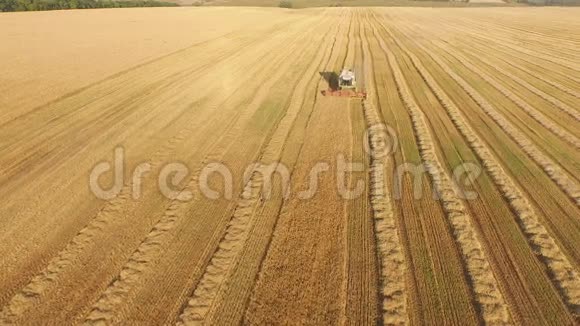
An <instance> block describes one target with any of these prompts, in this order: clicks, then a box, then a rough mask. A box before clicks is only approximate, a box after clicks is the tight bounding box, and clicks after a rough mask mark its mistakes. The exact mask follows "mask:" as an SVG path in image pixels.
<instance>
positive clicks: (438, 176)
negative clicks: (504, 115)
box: [378, 29, 510, 324]
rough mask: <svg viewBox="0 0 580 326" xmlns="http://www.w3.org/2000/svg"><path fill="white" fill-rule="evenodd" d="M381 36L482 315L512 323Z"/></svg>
mask: <svg viewBox="0 0 580 326" xmlns="http://www.w3.org/2000/svg"><path fill="white" fill-rule="evenodd" d="M385 30H386V29H385ZM393 39H394V40H395V43H396V44H398V45H399V47H402V46H401V45H400V42H399V41H398V40H397V39H396V38H393ZM378 40H379V45H380V46H381V48H382V49H383V51H384V52H385V54H386V55H387V57H388V61H389V64H390V66H391V69H393V73H394V77H395V81H396V83H397V90H398V92H399V94H400V96H401V99H402V100H403V102H404V104H405V106H406V107H407V109H408V110H409V114H410V115H411V119H412V121H413V128H414V129H415V136H416V138H417V144H418V145H419V150H420V154H421V158H422V160H423V163H424V164H425V167H426V169H427V172H428V173H429V175H430V176H431V180H432V182H433V185H434V187H435V189H436V191H437V194H438V195H439V198H440V200H441V203H442V206H443V208H444V210H445V214H446V215H447V218H448V219H449V222H450V225H451V227H452V229H453V235H454V237H455V240H456V241H457V244H458V246H459V249H460V251H461V253H462V255H463V258H464V260H465V261H464V263H465V269H466V273H467V277H468V278H469V280H470V283H471V287H472V290H473V292H474V295H475V300H476V303H477V306H478V307H479V308H480V309H481V314H482V319H483V321H484V322H485V323H499V324H506V323H509V322H510V315H509V311H508V308H507V304H506V303H505V300H504V298H503V295H502V294H501V292H500V291H499V286H498V283H497V280H496V279H495V276H494V275H493V272H492V270H491V267H490V265H489V263H488V261H487V258H486V255H485V252H484V250H483V248H482V245H481V241H480V240H479V236H478V234H477V231H476V229H475V227H474V226H473V225H472V222H471V220H472V217H471V216H470V215H469V212H468V210H467V208H466V207H465V205H464V204H463V202H462V201H461V199H459V198H458V192H457V189H456V185H455V184H454V183H453V181H452V179H451V177H450V176H449V175H448V174H447V173H446V172H445V169H444V168H443V165H442V163H441V162H440V161H439V158H438V156H437V150H436V148H435V144H434V141H433V139H432V135H431V131H430V130H429V126H428V123H427V122H426V120H425V119H426V118H425V115H424V113H423V112H422V110H421V108H420V107H419V106H418V105H417V103H416V102H415V100H414V99H413V97H412V95H411V92H410V90H409V88H408V85H407V82H406V81H405V77H404V75H403V73H402V71H401V69H400V67H399V65H398V63H397V59H396V58H395V56H394V55H393V53H392V52H391V51H390V50H389V49H388V48H387V47H386V45H385V44H384V41H383V40H382V38H378Z"/></svg>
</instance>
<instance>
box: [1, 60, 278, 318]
mask: <svg viewBox="0 0 580 326" xmlns="http://www.w3.org/2000/svg"><path fill="white" fill-rule="evenodd" d="M265 55H266V54H264V56H265ZM257 61H259V58H258V60H257ZM282 62H283V61H282ZM260 69H265V68H264V67H262V68H260ZM243 70H244V67H241V68H240V71H243ZM247 78H248V80H249V79H250V78H251V77H250V76H247ZM239 85H240V86H238V89H241V88H242V87H241V85H242V83H240V84H239ZM230 97H231V96H230ZM229 99H230V98H226V99H224V100H223V101H222V102H223V103H225V102H227V101H228V100H229ZM217 101H221V100H217ZM208 107H215V108H217V107H219V103H215V104H208ZM212 111H213V110H208V113H209V112H212ZM239 114H242V111H239V113H237V115H239ZM246 114H247V113H246ZM236 119H237V117H236V116H234V120H233V121H235V120H236ZM201 120H203V119H201ZM194 130H195V128H194V127H193V126H189V127H187V128H185V129H182V130H181V131H180V132H179V133H178V134H177V135H176V136H175V137H173V138H171V139H170V140H169V141H168V142H167V144H166V145H165V146H163V147H162V148H161V149H159V150H158V151H157V152H156V153H155V154H154V155H153V158H152V159H151V160H149V161H148V162H147V163H149V164H151V168H152V170H153V169H155V168H156V167H158V166H159V165H160V164H161V163H162V162H163V159H164V158H166V157H168V156H169V155H171V153H172V152H173V151H174V150H175V148H176V147H177V146H178V143H180V142H182V141H183V140H185V139H186V138H187V137H188V135H189V134H191V133H192V132H193V131H194ZM191 185H192V184H188V186H191ZM131 189H132V188H131V185H129V184H125V185H124V186H123V188H122V190H121V192H120V193H119V195H118V196H117V197H116V198H114V199H112V200H110V201H108V202H107V204H106V205H105V206H104V207H103V209H102V210H101V211H99V213H98V214H97V215H96V216H95V217H94V218H93V219H92V220H91V222H89V223H88V224H87V226H86V227H84V228H83V229H82V230H80V231H79V232H78V234H77V236H75V237H74V238H73V239H72V240H71V241H70V242H69V244H68V245H67V247H66V248H65V249H63V251H61V252H60V253H58V254H57V255H56V256H55V258H53V259H52V260H51V261H50V262H49V263H48V265H47V267H46V268H45V269H44V270H43V271H42V272H41V273H40V274H38V275H37V276H36V277H35V278H33V279H32V280H31V281H30V283H29V284H28V285H26V286H25V287H24V288H22V290H21V291H20V292H17V293H16V294H15V295H14V296H13V298H12V299H11V302H10V303H9V304H8V305H7V306H5V307H4V308H3V309H2V311H1V312H0V320H11V319H13V318H15V317H17V316H18V315H19V314H20V312H23V311H24V310H25V309H26V308H28V307H30V305H32V304H33V303H34V301H35V300H36V298H37V297H38V296H40V294H41V293H42V292H43V291H44V289H45V288H46V287H47V286H49V284H50V283H52V282H54V280H56V279H57V278H58V275H59V274H60V272H61V271H63V270H65V269H66V268H67V267H68V266H70V265H71V264H73V262H74V260H75V257H76V256H77V255H78V254H80V253H81V252H83V250H84V248H85V247H86V246H87V245H89V244H90V243H91V239H93V238H94V237H96V236H97V235H98V234H100V233H102V232H103V231H104V228H105V226H106V225H107V224H108V223H109V221H111V220H114V219H117V217H115V215H116V214H117V213H119V212H121V207H122V206H123V205H124V203H125V202H127V201H128V200H129V199H130V197H131V195H130V192H131ZM183 190H184V189H182V191H183ZM176 205H177V203H176V202H175V201H174V202H172V203H171V204H169V206H168V211H167V215H168V216H170V217H174V216H173V215H174V214H173V211H174V209H175V207H176Z"/></svg>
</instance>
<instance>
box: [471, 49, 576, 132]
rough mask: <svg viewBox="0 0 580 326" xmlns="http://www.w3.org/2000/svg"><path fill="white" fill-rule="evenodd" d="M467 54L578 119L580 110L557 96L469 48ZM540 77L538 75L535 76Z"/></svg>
mask: <svg viewBox="0 0 580 326" xmlns="http://www.w3.org/2000/svg"><path fill="white" fill-rule="evenodd" d="M465 51H466V52H467V53H468V54H470V55H471V56H473V57H477V58H478V60H479V61H481V62H483V63H485V64H486V65H487V66H489V67H491V68H492V69H494V70H495V71H497V72H498V73H499V74H503V75H504V76H506V77H508V78H510V79H511V80H513V81H515V82H516V83H518V84H519V85H521V86H522V87H524V88H525V89H526V90H528V91H530V92H532V93H534V94H536V95H538V96H539V97H540V98H542V99H544V100H545V101H547V102H549V103H550V104H552V105H553V106H554V107H556V108H558V109H559V110H561V111H563V112H565V113H566V114H568V115H569V116H570V117H572V118H574V119H575V120H576V121H580V112H578V111H577V110H574V109H573V108H572V107H570V106H569V105H568V104H566V103H563V102H562V101H560V100H558V99H557V98H555V97H553V96H551V95H549V94H548V93H546V92H544V91H542V90H540V89H538V88H536V87H534V86H533V85H531V84H530V83H528V82H526V81H525V80H523V79H521V78H520V77H518V76H515V75H514V74H512V73H510V72H509V71H506V70H502V69H499V68H498V67H497V66H496V65H494V64H493V63H492V62H490V61H489V60H487V59H485V58H482V57H481V56H477V55H476V54H475V53H474V52H472V51H470V50H465ZM513 66H514V67H516V68H518V69H521V68H523V67H521V68H520V67H517V66H515V65H513ZM523 69H525V68H523ZM522 71H524V72H527V73H528V74H532V73H531V72H530V71H526V70H522ZM537 77H540V76H537ZM541 80H542V81H544V82H546V83H547V84H550V85H552V86H554V87H555V88H557V89H559V90H561V91H563V92H565V93H567V94H569V95H572V96H574V97H577V98H580V94H579V93H577V92H574V91H573V90H570V89H568V88H566V87H564V86H562V85H559V84H557V83H552V82H550V81H547V80H544V79H541Z"/></svg>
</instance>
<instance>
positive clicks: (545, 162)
mask: <svg viewBox="0 0 580 326" xmlns="http://www.w3.org/2000/svg"><path fill="white" fill-rule="evenodd" d="M417 46H419V47H420V48H421V49H422V50H423V51H425V53H427V54H428V55H429V57H431V58H432V59H433V61H435V62H436V63H437V64H438V65H439V66H440V67H441V68H442V69H443V70H444V71H445V72H446V73H447V74H448V75H449V76H450V77H451V78H453V80H455V82H457V83H458V84H459V86H460V87H461V88H462V89H463V90H464V91H465V92H466V93H467V94H468V95H469V96H470V97H471V98H472V99H473V100H474V101H475V102H476V103H477V104H478V105H479V107H481V108H482V110H483V111H484V112H485V113H486V114H487V115H489V116H490V117H491V118H492V119H493V120H494V121H495V122H496V123H497V124H498V125H499V126H500V127H501V128H502V129H503V130H504V131H505V132H506V133H507V134H508V135H509V136H510V137H511V138H512V139H513V140H514V141H515V142H516V143H517V144H518V145H519V146H520V147H521V148H522V150H523V151H524V152H525V153H526V154H527V155H528V156H529V157H530V158H531V159H532V160H534V161H535V162H536V163H537V164H538V165H539V166H540V167H541V168H542V169H543V170H544V171H545V172H546V174H547V175H548V176H549V177H550V179H552V180H553V181H554V182H555V183H556V184H557V185H558V186H559V187H560V189H562V191H564V192H565V193H566V194H567V195H568V196H569V197H570V198H571V199H572V200H573V201H574V202H575V203H576V205H578V206H580V190H579V189H578V185H577V184H576V182H574V180H572V179H571V178H570V177H569V176H568V175H567V174H566V172H564V171H563V170H562V167H560V166H559V165H557V164H555V163H554V162H553V161H552V160H551V159H550V158H548V157H547V156H546V155H545V154H544V153H542V152H541V151H540V150H539V149H538V148H537V147H536V145H534V144H533V143H532V142H531V141H530V140H529V139H528V138H527V137H526V136H525V135H524V134H523V133H522V132H521V131H519V130H518V129H517V128H516V127H515V126H514V125H513V124H511V123H510V122H509V121H508V120H507V119H506V118H505V117H504V116H502V115H501V114H500V113H499V112H498V111H497V110H496V109H495V108H494V107H493V106H492V105H491V103H489V102H488V101H487V100H486V99H484V98H483V96H482V95H481V94H480V93H479V92H478V91H477V90H475V88H473V87H472V86H471V85H470V84H469V83H468V82H466V81H465V80H464V79H463V78H462V77H460V76H459V75H458V74H456V73H455V72H454V71H453V70H451V68H450V67H449V66H448V65H447V64H446V63H445V62H443V60H441V59H440V58H439V57H438V56H436V55H433V54H432V53H431V52H430V51H429V50H428V49H426V48H425V47H424V46H423V45H421V44H417Z"/></svg>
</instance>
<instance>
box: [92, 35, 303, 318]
mask: <svg viewBox="0 0 580 326" xmlns="http://www.w3.org/2000/svg"><path fill="white" fill-rule="evenodd" d="M305 35H308V33H305ZM300 44H301V43H300V42H297V41H295V42H294V44H293V45H292V46H290V47H289V49H292V48H294V47H296V46H300ZM290 56H291V52H286V54H285V55H284V56H281V57H280V58H278V60H276V61H275V62H273V66H276V67H278V69H277V70H276V73H275V74H274V75H273V76H271V77H270V78H268V80H267V82H266V83H264V84H263V85H262V86H261V87H260V89H259V90H258V91H257V92H256V94H255V95H254V96H253V97H252V101H251V102H250V103H249V104H248V106H247V107H244V110H243V111H242V112H243V113H242V114H241V115H240V117H239V118H238V121H237V122H236V126H235V127H233V128H231V129H229V131H228V132H227V133H225V135H223V136H222V137H221V138H220V139H219V140H218V141H217V142H216V144H219V143H225V144H230V143H231V140H233V139H235V137H236V136H237V135H239V134H240V133H241V132H242V128H243V127H244V126H245V123H246V122H247V121H249V120H250V118H251V117H252V115H253V114H254V112H255V111H256V110H257V109H258V108H259V107H260V105H261V104H262V102H263V101H264V100H265V99H266V97H267V96H268V94H269V90H270V89H271V88H272V87H273V86H274V84H275V83H276V82H277V81H278V80H280V78H281V77H282V76H283V75H284V73H286V71H287V69H288V68H289V67H290V66H291V64H292V62H294V61H295V60H298V59H299V58H301V56H299V57H296V58H295V59H294V60H290V61H287V59H288V58H289V57H290ZM263 70H265V71H266V69H263ZM240 84H243V83H240ZM287 128H288V129H289V128H290V126H287ZM227 148H229V146H225V147H222V148H221V150H218V151H217V152H215V151H212V152H211V154H209V155H208V156H207V157H206V158H205V159H204V160H203V162H202V165H201V166H200V167H199V169H197V170H196V171H195V172H194V173H193V177H192V179H191V181H190V183H189V184H188V185H187V186H186V188H185V189H184V190H183V191H187V190H190V191H191V190H194V189H195V190H196V195H198V194H197V189H196V186H197V185H198V182H199V174H200V173H201V169H202V167H203V166H204V164H205V163H209V162H212V161H217V160H219V159H220V158H221V157H222V155H223V154H225V151H226V150H227ZM252 177H253V178H256V177H254V175H252ZM253 181H256V180H253ZM257 189H259V188H258V187H254V186H253V185H252V186H251V187H245V188H244V192H243V194H242V198H246V197H248V198H249V197H252V195H254V193H253V191H256V190H257ZM241 206H244V205H241ZM183 208H185V207H184V206H183V205H180V202H179V200H175V201H173V202H172V203H171V204H170V206H169V208H168V209H167V210H166V212H165V214H164V216H163V217H161V218H160V219H159V221H158V222H157V224H156V225H155V226H154V227H153V229H152V231H151V232H150V233H149V234H148V235H147V236H146V237H145V239H144V240H143V241H142V243H141V245H140V246H139V247H138V248H137V249H136V250H135V252H134V253H133V255H132V256H131V257H130V258H129V261H128V262H127V263H126V264H125V266H123V268H122V269H121V272H120V274H119V277H118V279H117V280H116V281H115V282H114V283H113V284H111V286H109V288H107V289H106V290H105V292H104V293H103V295H102V296H101V298H100V299H99V301H98V302H97V303H95V305H93V309H92V311H91V312H90V313H89V315H88V316H87V318H86V320H85V322H86V323H87V324H94V323H99V322H103V321H110V320H111V319H112V318H114V309H115V307H116V306H117V305H118V304H119V303H120V302H121V301H122V300H123V298H124V296H125V295H126V294H127V293H128V292H129V291H130V290H131V288H132V287H133V286H134V284H136V283H137V282H138V281H139V279H140V278H141V276H142V274H143V273H144V272H145V271H146V270H147V268H149V265H150V262H151V261H152V260H153V259H154V258H155V257H157V256H158V254H159V253H160V252H161V250H162V246H163V243H164V242H165V241H164V239H166V238H167V237H168V236H169V234H170V231H171V230H173V229H175V228H176V226H177V225H178V224H179V223H180V221H181V220H182V218H183V216H184V215H185V213H186V212H185V211H184V210H183ZM249 208H250V207H249V206H244V207H243V208H242V209H240V210H239V212H238V211H237V210H236V212H237V213H238V214H240V215H238V217H240V218H247V217H248V216H250V215H251V211H249V210H248V209H249ZM234 214H236V213H234ZM208 269H211V268H210V267H208Z"/></svg>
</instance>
